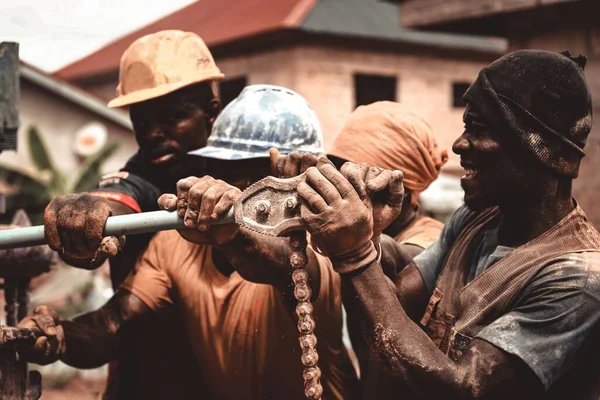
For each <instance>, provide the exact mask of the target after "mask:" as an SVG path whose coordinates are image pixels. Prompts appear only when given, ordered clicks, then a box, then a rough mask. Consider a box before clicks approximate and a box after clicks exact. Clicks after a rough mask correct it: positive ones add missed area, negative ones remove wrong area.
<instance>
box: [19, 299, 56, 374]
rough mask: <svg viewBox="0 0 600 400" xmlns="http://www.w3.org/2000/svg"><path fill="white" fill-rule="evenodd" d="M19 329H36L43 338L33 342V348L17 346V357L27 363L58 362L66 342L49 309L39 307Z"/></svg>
mask: <svg viewBox="0 0 600 400" xmlns="http://www.w3.org/2000/svg"><path fill="white" fill-rule="evenodd" d="M17 327H19V328H28V329H32V328H38V329H40V330H41V331H42V333H43V334H44V336H41V337H39V338H37V339H36V340H35V343H34V345H33V346H25V345H23V346H18V348H17V350H18V352H19V356H20V357H21V358H23V359H25V360H26V361H27V362H32V363H35V364H39V365H47V364H51V363H53V362H56V361H58V360H59V359H60V358H61V356H62V355H63V354H64V353H65V349H66V340H65V332H64V330H63V327H62V326H61V325H60V320H59V318H58V314H56V312H55V311H54V310H52V309H51V308H50V307H47V306H39V307H36V308H35V310H33V314H32V315H30V316H28V317H25V318H24V319H23V320H22V321H21V322H19V324H18V325H17Z"/></svg>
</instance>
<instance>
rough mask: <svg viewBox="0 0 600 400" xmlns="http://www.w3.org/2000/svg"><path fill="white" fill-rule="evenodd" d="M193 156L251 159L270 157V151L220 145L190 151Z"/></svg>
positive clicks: (220, 158) (219, 158)
mask: <svg viewBox="0 0 600 400" xmlns="http://www.w3.org/2000/svg"><path fill="white" fill-rule="evenodd" d="M188 155H192V156H200V157H206V158H214V159H217V160H250V159H253V158H269V151H268V150H267V151H265V152H264V153H263V152H249V151H241V150H231V149H223V148H220V147H213V146H206V147H203V148H201V149H198V150H192V151H190V152H189V153H188Z"/></svg>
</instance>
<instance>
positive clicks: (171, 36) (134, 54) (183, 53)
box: [108, 30, 224, 108]
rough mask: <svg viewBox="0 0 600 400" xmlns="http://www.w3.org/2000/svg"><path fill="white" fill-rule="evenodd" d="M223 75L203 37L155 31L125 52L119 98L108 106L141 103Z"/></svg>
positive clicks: (118, 92) (181, 32)
mask: <svg viewBox="0 0 600 400" xmlns="http://www.w3.org/2000/svg"><path fill="white" fill-rule="evenodd" d="M223 77H224V75H223V73H221V71H220V70H219V68H218V67H217V65H216V64H215V60H214V58H213V56H212V54H210V50H208V47H207V46H206V44H205V43H204V41H203V40H202V39H201V38H200V36H198V35H196V34H195V33H192V32H183V31H179V30H166V31H160V32H156V33H153V34H150V35H146V36H143V37H141V38H139V39H137V40H136V41H135V42H133V43H132V44H131V45H130V46H129V48H128V49H127V50H125V52H124V53H123V56H122V57H121V66H120V70H119V85H118V86H117V97H116V98H114V99H113V100H111V101H110V102H109V103H108V107H111V108H114V107H123V106H126V105H130V104H134V103H139V102H142V101H146V100H150V99H154V98H156V97H160V96H164V95H166V94H168V93H171V92H174V91H175V90H178V89H181V88H183V87H186V86H189V85H193V84H195V83H200V82H206V81H215V80H222V79H223Z"/></svg>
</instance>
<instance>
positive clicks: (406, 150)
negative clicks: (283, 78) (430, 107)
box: [329, 101, 448, 204]
mask: <svg viewBox="0 0 600 400" xmlns="http://www.w3.org/2000/svg"><path fill="white" fill-rule="evenodd" d="M329 155H330V156H335V157H338V158H342V159H344V160H348V161H353V162H363V163H366V164H369V165H373V166H376V167H381V168H385V169H390V170H395V169H399V170H400V171H402V172H403V173H404V186H405V187H406V188H407V189H409V190H410V191H411V192H412V193H413V195H412V202H413V204H417V200H418V197H419V193H421V192H422V191H423V190H425V189H427V187H428V186H429V185H430V184H431V182H433V181H434V180H435V179H436V178H437V177H438V175H439V173H440V169H441V168H442V166H443V165H444V164H445V163H446V161H448V152H447V151H446V150H440V149H439V148H438V145H437V142H436V141H435V138H434V137H433V131H432V129H431V127H430V126H429V124H428V123H427V122H425V120H423V119H422V118H421V117H419V116H418V115H416V114H414V113H412V112H410V111H408V110H407V109H406V108H404V107H403V106H402V105H401V104H400V103H395V102H391V101H380V102H377V103H373V104H370V105H368V106H361V107H358V108H357V109H356V110H355V111H354V112H353V113H352V115H350V118H349V119H348V121H347V122H346V125H344V127H343V128H342V130H341V132H340V133H339V134H338V135H337V137H336V138H335V140H334V142H333V145H332V146H331V150H330V151H329Z"/></svg>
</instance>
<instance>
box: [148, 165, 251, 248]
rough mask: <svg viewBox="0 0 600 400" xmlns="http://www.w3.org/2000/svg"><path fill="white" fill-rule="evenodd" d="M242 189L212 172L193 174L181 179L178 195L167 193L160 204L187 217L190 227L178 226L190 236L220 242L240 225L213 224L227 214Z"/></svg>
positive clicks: (214, 242) (193, 241) (197, 239)
mask: <svg viewBox="0 0 600 400" xmlns="http://www.w3.org/2000/svg"><path fill="white" fill-rule="evenodd" d="M241 193H242V192H241V190H240V189H238V188H236V187H235V186H232V185H229V184H228V183H226V182H224V181H222V180H217V179H214V178H212V177H210V176H203V177H201V178H197V177H194V176H190V177H188V178H185V179H181V180H180V181H179V182H177V195H174V194H163V195H162V196H160V198H159V199H158V205H159V206H160V208H162V209H163V210H168V211H174V210H177V213H178V214H179V216H180V217H183V219H184V224H185V226H186V227H187V228H188V229H180V230H178V232H179V234H180V235H181V236H182V237H183V238H184V239H186V240H188V241H190V242H192V243H198V244H210V245H220V244H224V243H227V242H228V241H230V240H232V239H233V238H234V237H235V235H236V234H237V232H238V230H239V227H238V225H237V224H235V223H231V224H226V225H211V223H212V222H213V221H216V220H219V219H221V218H222V217H224V216H225V215H226V214H227V212H228V211H229V209H230V208H231V207H232V206H233V205H234V203H235V202H236V200H237V199H238V197H239V196H240V194H241Z"/></svg>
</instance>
